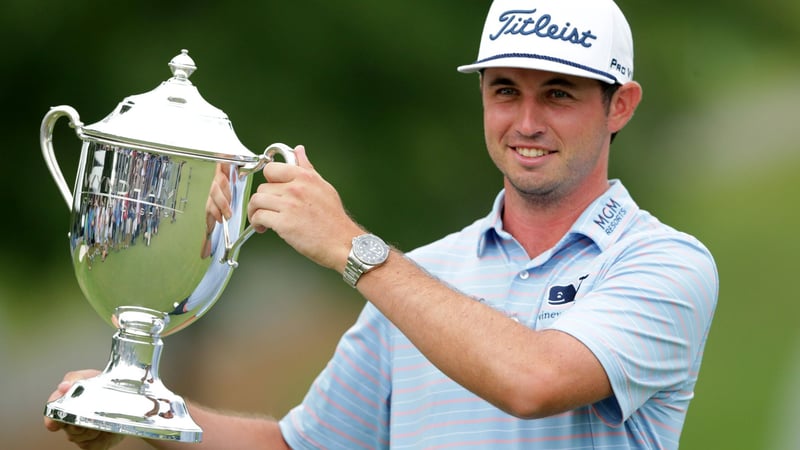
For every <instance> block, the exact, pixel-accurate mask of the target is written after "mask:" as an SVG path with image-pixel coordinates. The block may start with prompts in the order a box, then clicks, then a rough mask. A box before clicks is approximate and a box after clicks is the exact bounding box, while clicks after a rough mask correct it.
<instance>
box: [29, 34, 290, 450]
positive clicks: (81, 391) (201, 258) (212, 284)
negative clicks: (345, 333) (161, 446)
mask: <svg viewBox="0 0 800 450" xmlns="http://www.w3.org/2000/svg"><path fill="white" fill-rule="evenodd" d="M169 67H170V68H171V70H172V74H173V76H172V78H170V79H168V80H167V81H165V82H163V83H161V85H160V86H158V87H157V88H155V89H153V90H152V91H150V92H146V93H144V94H139V95H133V96H130V97H127V98H125V99H124V100H123V101H122V102H121V103H119V105H117V107H116V109H114V111H112V112H111V114H109V115H108V116H107V117H106V118H105V119H103V120H101V121H99V122H97V123H95V124H92V125H89V126H84V125H83V124H82V123H81V121H80V118H79V116H78V113H77V111H75V109H73V108H72V107H69V106H57V107H53V108H51V109H50V111H49V112H48V113H47V114H46V115H45V116H44V119H43V120H42V126H41V134H40V141H41V147H42V153H43V154H44V159H45V161H46V162H47V167H48V168H49V169H50V173H51V174H52V176H53V179H54V180H55V182H56V185H57V186H58V188H59V190H60V191H61V195H63V197H64V200H65V201H66V202H67V206H68V207H69V208H70V210H71V211H72V220H71V229H70V231H69V248H70V254H71V256H72V263H73V266H74V268H75V276H76V277H77V279H78V284H79V285H80V287H81V290H82V291H83V293H84V295H85V296H86V298H87V299H88V301H89V303H90V304H91V305H92V307H93V308H94V309H95V311H97V313H98V314H100V316H101V317H102V318H103V319H105V320H106V321H107V322H108V323H109V324H111V325H112V326H113V327H115V328H116V329H117V331H116V333H115V334H114V336H113V338H112V344H111V355H110V358H109V362H108V365H107V366H106V368H105V370H104V371H103V372H102V373H101V374H100V375H98V376H96V377H94V378H90V379H87V380H82V381H79V382H77V383H75V384H74V386H73V387H72V388H71V389H70V391H69V392H67V393H66V395H64V396H63V397H62V398H60V399H58V400H55V401H53V402H50V403H48V404H47V406H46V407H45V410H44V414H45V416H47V417H50V418H52V419H55V420H58V421H62V422H66V423H70V424H75V425H80V426H83V427H88V428H94V429H98V430H103V431H109V432H113V433H122V434H130V435H135V436H140V437H144V438H150V439H164V440H174V441H181V442H199V441H200V440H201V439H202V430H201V429H200V427H199V426H197V424H196V423H195V422H194V421H193V420H192V418H191V417H190V416H189V413H188V411H187V409H186V404H185V402H184V400H183V399H182V398H181V397H180V396H178V395H175V394H173V393H172V392H171V391H170V390H169V389H167V387H166V386H165V385H164V383H162V381H161V380H160V379H159V375H158V365H159V360H160V358H161V351H162V348H163V344H162V339H161V338H162V337H164V336H167V335H169V334H171V333H174V332H176V331H178V330H180V329H182V328H184V327H186V326H188V325H190V324H191V323H192V322H194V321H195V320H197V319H198V318H199V317H200V316H202V315H203V314H205V313H206V312H207V311H208V310H209V309H210V308H211V306H212V305H213V304H214V303H215V302H216V301H217V299H218V298H219V296H220V295H221V294H222V291H223V290H224V289H225V286H226V285H227V283H228V280H229V279H230V276H231V274H232V271H233V269H234V268H235V267H236V266H237V262H236V258H237V256H238V252H239V249H240V247H241V245H242V244H243V243H244V242H245V241H246V240H247V239H248V238H249V237H250V236H251V235H252V234H253V231H254V230H253V227H252V225H250V226H248V227H247V228H245V227H244V224H245V221H246V215H247V202H248V200H249V197H250V186H251V183H252V180H253V177H252V176H251V175H252V174H254V173H255V172H257V171H259V170H261V169H262V168H263V167H264V165H265V164H267V163H268V162H270V161H272V160H273V158H274V157H275V155H280V156H281V157H282V158H283V160H284V161H286V162H288V163H291V164H296V161H295V157H294V153H293V152H292V150H291V149H290V148H289V147H287V146H285V145H283V144H273V145H271V146H269V147H268V148H267V149H266V150H265V151H264V153H263V154H261V155H255V154H254V153H252V152H250V151H249V150H248V149H247V148H245V147H244V146H243V145H242V143H241V142H239V139H238V138H237V137H236V134H235V133H234V131H233V127H232V125H231V122H230V121H229V120H228V117H227V116H226V115H225V113H223V112H222V111H221V110H219V109H217V108H215V107H214V106H212V105H210V104H209V103H208V102H206V101H205V100H204V99H203V98H202V97H201V96H200V94H199V92H198V90H197V88H196V87H195V86H194V85H193V84H192V83H191V82H190V81H189V76H190V75H191V74H192V72H193V71H194V70H195V69H196V66H195V64H194V61H193V60H192V59H191V58H190V57H189V55H188V52H187V51H186V50H183V51H182V52H181V54H180V55H178V56H176V57H175V58H173V59H172V60H171V61H170V63H169ZM62 116H66V117H67V118H68V119H69V124H70V126H71V127H72V128H74V130H75V133H76V134H77V136H78V138H79V139H80V140H81V141H83V144H82V147H81V156H80V163H79V167H78V172H77V175H76V178H75V187H74V189H72V190H70V189H69V187H68V185H67V183H66V181H65V179H64V176H63V174H62V172H61V169H60V168H59V166H58V162H57V161H56V157H55V154H54V151H53V143H52V140H53V139H52V137H53V128H54V126H55V124H56V122H57V121H58V119H59V118H60V117H62ZM212 188H214V189H216V191H214V190H213V189H212ZM213 192H217V193H220V192H222V193H224V194H225V195H223V196H221V197H220V195H211V194H212V193H213ZM220 199H223V203H224V204H227V205H228V206H229V207H230V209H231V210H232V211H233V214H232V216H231V217H230V218H229V219H225V218H224V217H222V218H221V219H220V220H217V219H218V218H219V215H218V214H219V203H220Z"/></svg>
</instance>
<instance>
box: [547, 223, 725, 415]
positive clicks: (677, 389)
mask: <svg viewBox="0 0 800 450" xmlns="http://www.w3.org/2000/svg"><path fill="white" fill-rule="evenodd" d="M607 252H608V253H609V255H607V258H606V259H605V262H604V263H603V266H602V268H601V269H600V270H599V272H598V273H597V278H596V279H595V281H594V285H593V286H592V288H591V289H589V290H587V293H586V294H585V295H584V296H583V297H582V298H579V299H576V302H575V305H574V306H573V307H572V308H571V309H570V310H569V311H568V312H566V313H564V314H562V315H561V316H560V317H559V318H558V320H557V321H555V322H554V323H553V324H552V326H551V328H553V329H557V330H560V331H563V332H565V333H568V334H570V335H572V336H573V337H575V338H577V339H578V340H580V341H581V342H583V344H584V345H586V346H587V347H588V348H589V349H590V350H591V351H592V352H593V353H594V355H595V356H596V357H597V358H598V360H599V361H600V363H601V364H602V365H603V367H604V369H605V371H606V374H607V375H608V378H609V380H610V382H611V387H612V389H613V392H614V396H613V398H611V399H608V400H606V401H603V402H600V403H598V404H597V405H595V407H596V408H595V410H596V411H597V412H598V414H600V415H601V416H602V417H603V419H604V420H607V421H608V422H610V423H612V424H616V425H618V424H621V423H622V422H623V421H625V420H626V419H627V418H629V417H630V416H631V415H632V414H633V413H634V412H635V411H636V410H637V409H639V408H640V407H641V406H642V405H644V404H645V402H647V401H648V400H649V399H651V398H653V397H654V396H657V397H662V396H664V395H665V393H667V396H669V395H670V394H671V393H675V397H679V396H684V397H686V404H688V398H691V395H692V390H693V388H694V384H695V382H696V379H697V373H698V371H699V368H700V367H699V366H700V361H701V359H702V351H703V347H704V345H705V341H706V337H707V335H708V330H709V327H710V324H711V319H712V317H713V315H714V310H715V308H716V302H717V293H718V288H719V286H718V275H717V270H716V266H715V263H714V261H713V259H712V257H711V254H710V253H709V252H708V250H707V249H706V248H705V247H704V246H703V245H702V244H701V243H700V242H698V241H697V240H696V239H694V238H692V237H691V236H688V235H684V234H681V233H675V234H673V235H668V236H657V235H656V236H642V235H639V236H636V237H634V238H632V239H626V240H625V241H620V242H619V243H617V245H614V246H612V247H611V248H610V249H609V250H607Z"/></svg>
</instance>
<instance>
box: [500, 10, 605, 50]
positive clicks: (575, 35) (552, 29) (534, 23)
mask: <svg viewBox="0 0 800 450" xmlns="http://www.w3.org/2000/svg"><path fill="white" fill-rule="evenodd" d="M536 12H537V9H536V8H534V9H531V10H510V11H506V12H504V13H502V14H500V16H499V17H498V18H497V19H498V22H499V29H498V30H497V31H496V32H494V33H490V34H489V39H491V40H493V41H494V40H497V39H498V38H500V37H501V36H503V35H506V34H510V35H522V36H530V35H534V36H538V37H540V38H550V39H553V40H557V41H564V42H569V43H571V44H578V45H581V46H583V47H586V48H590V47H591V46H592V41H593V40H595V39H597V36H595V35H594V34H592V31H591V30H586V31H581V30H580V29H579V28H578V27H577V26H573V25H572V24H571V23H569V22H566V23H565V24H564V25H563V26H562V25H559V24H556V23H554V22H553V17H552V16H551V15H550V14H542V15H540V16H538V18H537V17H536Z"/></svg>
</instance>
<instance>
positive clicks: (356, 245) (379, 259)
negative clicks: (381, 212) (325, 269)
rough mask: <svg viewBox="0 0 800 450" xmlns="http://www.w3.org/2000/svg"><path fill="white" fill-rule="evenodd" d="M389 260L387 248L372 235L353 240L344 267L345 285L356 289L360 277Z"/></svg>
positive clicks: (380, 240)
mask: <svg viewBox="0 0 800 450" xmlns="http://www.w3.org/2000/svg"><path fill="white" fill-rule="evenodd" d="M387 258H389V246H388V245H386V243H385V242H383V240H382V239H381V238H379V237H378V236H375V235H374V234H362V235H361V236H357V237H355V238H353V247H352V248H351V249H350V254H349V255H348V256H347V264H346V265H345V266H344V273H343V274H342V278H344V281H345V283H347V284H349V285H350V286H351V287H356V283H358V279H359V278H361V275H364V274H365V273H367V272H369V271H370V270H372V269H374V268H376V267H378V266H380V265H381V264H383V263H385V262H386V259H387Z"/></svg>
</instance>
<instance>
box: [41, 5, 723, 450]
mask: <svg viewBox="0 0 800 450" xmlns="http://www.w3.org/2000/svg"><path fill="white" fill-rule="evenodd" d="M459 70H461V71H463V72H479V73H480V91H481V99H482V102H483V110H484V128H485V140H486V147H487V150H488V152H489V155H490V156H491V159H492V161H493V162H494V164H495V165H496V166H497V168H498V169H499V170H500V172H501V173H502V174H503V179H504V184H503V188H502V190H501V191H500V192H499V194H498V195H497V198H496V200H495V202H494V205H493V207H492V208H491V211H490V212H489V214H488V215H486V216H485V217H483V218H480V219H478V220H476V221H475V222H474V223H472V224H470V225H468V226H466V227H465V228H463V229H462V230H460V231H458V232H456V233H453V234H450V235H448V236H446V237H444V238H442V239H441V240H439V241H437V242H434V243H432V244H429V245H427V246H424V247H422V248H419V249H416V250H414V251H412V252H409V253H408V254H402V253H401V252H400V251H398V250H396V249H392V248H389V247H388V246H386V245H385V244H384V243H383V241H382V240H381V239H379V238H377V237H376V236H374V235H371V234H369V233H366V232H365V230H364V229H363V228H362V227H361V226H359V225H358V224H357V223H356V222H354V221H353V220H352V219H351V218H350V217H349V216H348V214H347V213H346V211H345V209H344V207H343V205H342V202H341V200H340V198H339V196H338V194H337V192H336V190H335V189H334V188H333V187H332V186H331V185H330V184H328V183H327V182H326V181H325V180H324V179H323V178H322V177H321V175H320V174H319V173H318V172H317V171H316V170H315V169H314V167H313V166H312V165H311V163H310V161H309V159H308V158H307V156H306V153H305V149H304V148H303V147H302V146H299V147H297V149H296V151H297V156H298V161H299V165H298V166H292V165H287V164H282V163H272V164H268V165H267V167H266V168H265V169H264V175H265V177H266V179H267V180H268V181H269V182H268V183H264V184H262V185H261V186H259V188H258V192H257V193H256V194H254V195H253V196H252V198H251V200H250V205H249V209H248V212H249V218H250V221H251V222H252V223H253V224H255V225H256V226H257V227H258V228H259V229H260V230H261V231H264V230H266V229H271V230H273V231H275V232H276V233H277V234H278V235H280V236H281V237H282V238H283V239H285V240H286V241H287V242H288V243H289V244H290V245H292V246H293V247H294V248H295V249H296V250H297V251H298V252H300V253H302V254H304V255H305V256H307V257H308V258H310V259H311V260H313V261H315V262H316V263H318V264H320V265H322V266H325V267H328V268H330V269H332V270H336V271H338V272H340V273H342V275H343V277H344V280H345V281H346V282H347V283H348V284H350V285H351V286H353V287H354V288H355V289H357V290H358V292H359V293H360V294H361V295H363V297H364V298H365V299H366V300H367V303H366V305H365V307H364V310H363V312H362V313H361V315H360V317H359V318H358V321H357V322H356V323H355V324H354V325H353V327H352V328H351V329H350V330H349V331H348V332H347V333H346V334H345V335H344V336H343V337H342V340H341V341H340V343H339V345H338V347H337V350H336V352H335V354H334V356H333V357H332V359H331V361H330V362H329V364H328V365H327V367H326V368H325V369H324V370H323V372H322V373H321V374H320V375H319V377H318V378H317V379H316V380H315V382H314V384H313V385H312V386H311V389H310V390H309V392H308V394H307V396H306V397H305V399H304V400H303V402H302V403H301V404H300V405H299V406H297V407H296V408H294V409H293V410H292V411H291V412H289V414H288V415H287V416H286V417H285V418H284V419H282V420H281V421H279V422H278V421H273V420H270V419H258V418H252V417H248V418H245V417H237V416H233V415H226V414H221V413H218V412H214V411H212V410H210V409H206V408H203V407H199V406H197V405H191V406H190V409H191V413H192V415H193V417H194V418H195V420H196V421H197V422H198V423H199V424H200V425H201V426H202V427H203V429H204V442H203V443H202V444H200V445H199V446H198V448H287V447H290V448H337V449H353V448H368V449H371V448H393V449H405V448H408V449H420V448H437V449H438V448H453V447H464V448H491V449H498V448H526V449H528V448H559V449H567V448H575V449H577V448H581V449H585V448H628V449H633V448H636V449H644V448H655V449H672V448H677V447H678V444H679V440H680V434H681V429H682V427H683V423H684V420H685V417H686V412H687V408H688V406H689V403H690V400H691V399H692V398H693V395H694V386H695V383H696V381H697V376H698V373H699V369H700V364H701V360H702V355H703V348H704V345H705V342H706V338H707V336H708V331H709V328H710V325H711V321H712V317H713V315H714V309H715V307H716V302H717V292H718V278H717V271H716V266H715V263H714V261H713V259H712V257H711V255H710V254H709V252H708V250H707V249H706V248H705V247H704V246H703V245H702V244H701V243H700V242H699V241H697V240H696V239H695V238H693V237H691V236H689V235H687V234H684V233H681V232H678V231H676V230H674V229H673V228H671V227H669V226H667V225H664V224H662V223H661V222H659V221H658V220H657V219H656V218H654V217H653V216H652V215H650V214H649V213H647V212H646V211H644V210H642V209H640V208H639V206H638V205H637V204H636V203H635V202H634V200H633V199H632V197H631V196H630V194H629V193H628V191H627V190H626V189H625V188H624V186H623V184H622V183H621V182H620V181H619V180H609V178H608V159H609V148H610V145H611V141H612V139H613V136H614V135H615V134H616V133H617V132H619V131H620V130H621V129H622V128H623V127H624V126H625V125H626V124H627V123H628V121H629V120H630V119H631V117H632V116H633V114H634V111H635V110H636V107H637V105H638V104H639V101H640V99H641V97H642V89H641V86H640V85H639V84H638V83H636V82H635V81H633V79H632V75H633V45H632V39H631V33H630V29H629V27H628V24H627V21H626V20H625V18H624V16H623V14H622V12H621V11H620V10H619V8H618V7H617V6H616V4H614V3H613V2H612V1H611V0H496V1H495V2H494V3H493V4H492V6H491V8H490V11H489V14H488V17H487V19H486V25H485V28H484V31H483V35H482V40H481V45H480V50H479V56H478V60H477V61H476V62H475V63H473V64H469V65H466V66H462V67H460V68H459ZM88 373H89V372H76V373H70V374H68V375H67V377H66V379H65V382H64V383H62V384H61V385H60V386H59V388H58V389H57V390H56V392H54V393H53V395H52V397H51V398H55V397H57V396H59V395H63V393H64V392H66V389H67V387H68V386H69V385H70V383H71V382H72V381H73V380H75V379H77V378H80V377H84V376H86V375H87V374H88ZM46 426H47V427H48V428H49V429H51V430H57V429H61V428H64V429H65V431H66V432H67V434H68V436H69V437H70V439H71V440H72V441H75V442H76V443H81V445H84V448H106V447H108V446H109V445H110V444H112V443H113V442H115V441H116V440H117V439H118V438H116V437H115V436H112V435H109V434H106V433H100V432H96V431H92V430H85V429H80V428H76V427H73V426H66V427H64V426H62V425H61V424H59V423H55V422H52V421H50V420H46ZM153 445H156V446H158V447H160V448H177V447H170V445H171V444H169V443H164V442H157V443H153ZM172 445H174V444H172Z"/></svg>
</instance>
